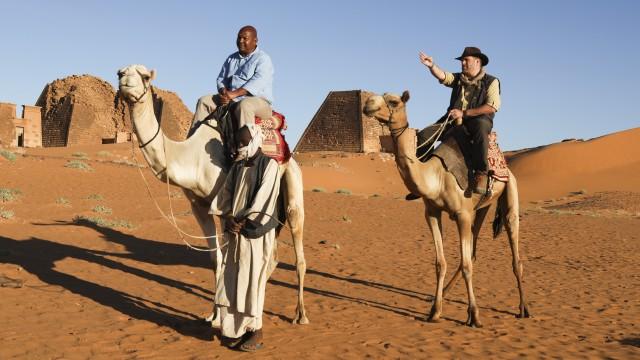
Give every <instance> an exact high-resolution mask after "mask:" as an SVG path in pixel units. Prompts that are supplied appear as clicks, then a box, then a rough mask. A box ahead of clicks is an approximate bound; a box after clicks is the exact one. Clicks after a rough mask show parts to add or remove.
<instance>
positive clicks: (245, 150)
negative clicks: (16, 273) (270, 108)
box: [235, 124, 262, 161]
mask: <svg viewBox="0 0 640 360" xmlns="http://www.w3.org/2000/svg"><path fill="white" fill-rule="evenodd" d="M245 126H246V127H247V129H249V133H250V134H251V141H249V145H247V146H243V147H241V148H238V155H236V159H235V161H241V160H246V159H249V158H252V157H253V156H254V155H255V154H256V152H257V151H258V149H259V148H260V147H261V146H262V130H261V129H260V126H258V125H256V124H247V125H245Z"/></svg>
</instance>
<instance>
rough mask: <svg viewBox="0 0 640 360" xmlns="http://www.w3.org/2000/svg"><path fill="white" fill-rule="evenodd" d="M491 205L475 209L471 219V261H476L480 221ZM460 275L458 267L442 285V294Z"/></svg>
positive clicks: (445, 292) (481, 221)
mask: <svg viewBox="0 0 640 360" xmlns="http://www.w3.org/2000/svg"><path fill="white" fill-rule="evenodd" d="M490 208H491V206H487V207H483V208H481V209H478V211H476V218H475V220H474V221H473V229H472V231H473V255H472V256H471V261H473V262H475V261H476V247H477V246H478V235H479V234H480V229H482V223H484V218H485V217H486V216H487V213H488V212H489V209H490ZM460 275H462V267H458V269H457V270H456V272H455V274H453V276H452V277H451V280H449V282H448V283H447V286H445V287H444V295H447V293H448V292H449V290H451V289H453V287H454V286H455V285H456V283H457V282H458V279H460Z"/></svg>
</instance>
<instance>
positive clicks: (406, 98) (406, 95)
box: [400, 90, 410, 103]
mask: <svg viewBox="0 0 640 360" xmlns="http://www.w3.org/2000/svg"><path fill="white" fill-rule="evenodd" d="M409 98H410V96H409V90H405V91H404V92H402V97H401V98H400V99H401V100H402V102H403V103H406V102H407V101H409Z"/></svg>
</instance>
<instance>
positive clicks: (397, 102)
mask: <svg viewBox="0 0 640 360" xmlns="http://www.w3.org/2000/svg"><path fill="white" fill-rule="evenodd" d="M398 105H400V102H399V101H398V100H389V106H391V107H396V106H398Z"/></svg>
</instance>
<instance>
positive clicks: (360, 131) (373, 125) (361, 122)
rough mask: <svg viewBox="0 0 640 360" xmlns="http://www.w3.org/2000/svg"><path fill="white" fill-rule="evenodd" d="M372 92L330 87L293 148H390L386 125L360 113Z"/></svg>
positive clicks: (383, 149) (381, 150)
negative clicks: (329, 90) (339, 89)
mask: <svg viewBox="0 0 640 360" xmlns="http://www.w3.org/2000/svg"><path fill="white" fill-rule="evenodd" d="M371 95H372V93H370V92H368V91H363V90H349V91H332V92H330V93H329V95H327V97H326V99H325V100H324V102H323V103H322V105H321V106H320V108H319V109H318V111H317V112H316V114H315V115H314V117H313V119H312V120H311V122H310V123H309V125H307V128H306V129H305V131H304V133H303V134H302V136H301V137H300V140H298V143H297V144H296V147H295V149H294V151H295V152H310V151H345V152H365V153H366V152H391V151H392V143H391V136H390V134H389V129H388V128H386V127H383V126H382V125H380V123H379V122H378V120H376V119H375V118H372V117H368V116H366V115H364V114H363V113H362V110H363V107H364V102H365V101H366V99H367V98H368V97H369V96H371Z"/></svg>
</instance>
